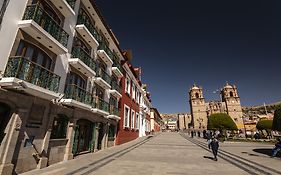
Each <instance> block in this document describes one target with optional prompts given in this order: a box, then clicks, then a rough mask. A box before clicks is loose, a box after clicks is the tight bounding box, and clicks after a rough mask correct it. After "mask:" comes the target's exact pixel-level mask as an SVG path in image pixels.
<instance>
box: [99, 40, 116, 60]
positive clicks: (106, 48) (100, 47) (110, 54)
mask: <svg viewBox="0 0 281 175" xmlns="http://www.w3.org/2000/svg"><path fill="white" fill-rule="evenodd" d="M98 50H104V51H105V53H106V54H107V55H108V56H109V58H110V59H111V60H112V59H113V52H112V51H111V50H110V49H109V47H108V46H107V45H106V44H105V43H104V42H100V43H99V47H98Z"/></svg>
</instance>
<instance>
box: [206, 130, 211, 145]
mask: <svg viewBox="0 0 281 175" xmlns="http://www.w3.org/2000/svg"><path fill="white" fill-rule="evenodd" d="M206 139H207V143H208V145H209V144H210V143H211V140H212V132H211V131H207V133H206Z"/></svg>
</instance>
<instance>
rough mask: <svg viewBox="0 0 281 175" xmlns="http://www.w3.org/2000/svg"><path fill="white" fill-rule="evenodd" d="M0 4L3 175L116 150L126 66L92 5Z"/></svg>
mask: <svg viewBox="0 0 281 175" xmlns="http://www.w3.org/2000/svg"><path fill="white" fill-rule="evenodd" d="M0 3H1V4H0V6H1V7H5V8H1V13H0V25H1V28H0V58H1V59H0V75H1V76H0V77H1V79H0V111H1V112H0V121H1V126H0V133H1V135H0V136H1V137H0V139H1V140H0V143H1V146H0V174H12V171H15V173H22V172H25V171H29V170H32V169H36V168H43V167H46V166H47V165H51V164H54V163H57V162H60V161H64V160H69V159H72V158H73V156H75V155H79V154H81V153H88V152H89V153H90V152H93V151H97V150H101V149H104V148H106V147H108V146H111V145H114V138H115V133H116V129H117V123H118V121H119V119H120V116H119V109H118V101H119V99H120V98H121V97H122V95H121V92H120V87H119V80H120V78H121V77H122V76H123V74H122V70H121V68H120V62H121V61H122V60H124V58H123V55H122V51H121V49H120V48H119V43H118V41H117V39H116V37H115V36H114V34H113V33H112V31H111V30H110V29H109V28H108V26H107V25H106V23H105V22H104V19H103V18H102V17H101V15H100V12H99V10H98V9H97V7H96V5H95V4H94V2H93V1H90V0H53V1H49V0H9V1H3V0H2V1H0ZM3 3H5V4H3ZM109 138H110V139H109ZM15 150H16V151H17V153H15ZM14 165H16V167H14Z"/></svg>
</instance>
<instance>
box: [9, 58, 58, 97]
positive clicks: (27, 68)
mask: <svg viewBox="0 0 281 175" xmlns="http://www.w3.org/2000/svg"><path fill="white" fill-rule="evenodd" d="M4 76H5V77H15V78H18V79H21V80H24V81H26V82H29V83H32V84H34V85H36V86H40V87H42V88H45V89H48V90H50V91H54V92H58V89H59V83H60V77H59V76H58V75H56V74H54V73H53V72H51V71H50V70H48V69H46V68H44V67H43V66H41V65H39V64H37V63H34V62H32V61H30V60H29V59H28V58H25V57H21V56H15V57H10V58H9V61H8V63H7V67H6V70H5V74H4Z"/></svg>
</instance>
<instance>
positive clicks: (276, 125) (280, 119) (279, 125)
mask: <svg viewBox="0 0 281 175" xmlns="http://www.w3.org/2000/svg"><path fill="white" fill-rule="evenodd" d="M272 130H275V131H281V106H278V107H277V108H276V110H275V111H274V118H273V123H272Z"/></svg>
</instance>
